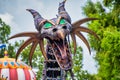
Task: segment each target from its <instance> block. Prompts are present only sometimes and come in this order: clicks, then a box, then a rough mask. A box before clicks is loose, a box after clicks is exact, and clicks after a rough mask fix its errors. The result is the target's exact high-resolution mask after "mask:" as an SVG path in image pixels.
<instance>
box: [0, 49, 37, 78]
mask: <svg viewBox="0 0 120 80" xmlns="http://www.w3.org/2000/svg"><path fill="white" fill-rule="evenodd" d="M0 80H36V77H35V73H34V72H33V70H32V68H31V67H29V66H28V65H27V64H25V63H24V62H22V61H20V60H17V61H16V60H15V59H14V58H9V57H8V52H7V51H5V52H4V57H3V58H0Z"/></svg>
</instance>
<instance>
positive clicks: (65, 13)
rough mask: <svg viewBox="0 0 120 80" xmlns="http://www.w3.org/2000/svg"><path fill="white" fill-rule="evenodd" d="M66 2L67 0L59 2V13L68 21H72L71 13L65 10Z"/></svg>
mask: <svg viewBox="0 0 120 80" xmlns="http://www.w3.org/2000/svg"><path fill="white" fill-rule="evenodd" d="M65 2H66V0H64V1H63V2H61V3H59V8H58V14H59V16H61V17H63V18H65V19H66V20H67V21H68V22H70V23H71V18H70V16H69V14H68V13H67V12H66V10H65Z"/></svg>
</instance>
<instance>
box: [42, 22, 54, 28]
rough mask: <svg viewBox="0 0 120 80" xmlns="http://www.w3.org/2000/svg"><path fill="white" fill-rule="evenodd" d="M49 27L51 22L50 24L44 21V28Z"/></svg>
mask: <svg viewBox="0 0 120 80" xmlns="http://www.w3.org/2000/svg"><path fill="white" fill-rule="evenodd" d="M50 27H52V24H51V23H50V22H46V23H45V24H44V28H46V29H48V28H50Z"/></svg>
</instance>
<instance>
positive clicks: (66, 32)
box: [9, 0, 98, 80]
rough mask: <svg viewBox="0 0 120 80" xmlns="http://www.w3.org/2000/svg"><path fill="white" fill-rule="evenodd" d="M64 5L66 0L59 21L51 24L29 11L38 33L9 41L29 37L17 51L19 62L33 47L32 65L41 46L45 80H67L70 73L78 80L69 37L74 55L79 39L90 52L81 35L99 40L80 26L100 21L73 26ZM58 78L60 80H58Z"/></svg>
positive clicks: (31, 51) (61, 8) (59, 12)
mask: <svg viewBox="0 0 120 80" xmlns="http://www.w3.org/2000/svg"><path fill="white" fill-rule="evenodd" d="M65 2H66V0H64V1H63V2H61V3H59V8H58V15H57V17H56V18H53V19H50V20H47V19H44V18H43V17H42V16H41V15H40V14H39V13H38V12H37V11H35V10H33V9H27V11H29V12H30V13H31V14H32V15H33V18H34V24H35V27H36V29H37V32H23V33H19V34H16V35H14V36H12V37H10V38H9V39H12V38H16V37H30V38H29V39H27V40H26V41H25V42H24V43H23V44H22V45H21V47H20V48H19V49H18V51H17V54H16V59H17V58H18V56H19V54H20V53H21V51H22V50H23V49H24V48H25V47H27V46H28V45H29V44H32V45H31V50H30V53H29V61H30V64H31V65H32V56H33V54H34V51H35V49H36V47H37V45H38V44H39V46H40V49H41V52H42V55H43V56H44V58H45V62H44V63H45V64H44V70H43V78H42V80H65V79H66V75H67V74H65V75H64V74H63V73H62V72H67V71H69V72H70V74H71V78H72V79H73V80H75V79H74V73H73V72H72V65H73V61H72V56H71V54H72V52H71V48H70V40H69V36H71V39H72V41H73V48H74V53H76V48H77V44H76V36H78V37H79V38H80V39H81V40H82V41H83V42H84V43H85V44H86V46H87V47H88V50H89V51H90V46H89V43H88V41H87V39H86V38H85V37H84V35H83V34H82V33H81V32H87V33H90V34H92V35H94V36H95V37H96V38H98V36H97V34H96V33H95V32H93V31H92V30H90V29H88V28H86V27H83V26H81V24H83V23H85V22H88V21H91V20H97V18H84V19H81V20H78V21H76V22H74V23H71V18H70V16H69V14H68V13H67V11H66V9H65ZM44 39H46V40H47V44H46V50H45V49H44ZM63 75H64V76H63ZM61 76H62V77H61ZM58 77H59V78H60V79H58Z"/></svg>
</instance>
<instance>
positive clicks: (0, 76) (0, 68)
mask: <svg viewBox="0 0 120 80" xmlns="http://www.w3.org/2000/svg"><path fill="white" fill-rule="evenodd" d="M0 77H1V68H0Z"/></svg>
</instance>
